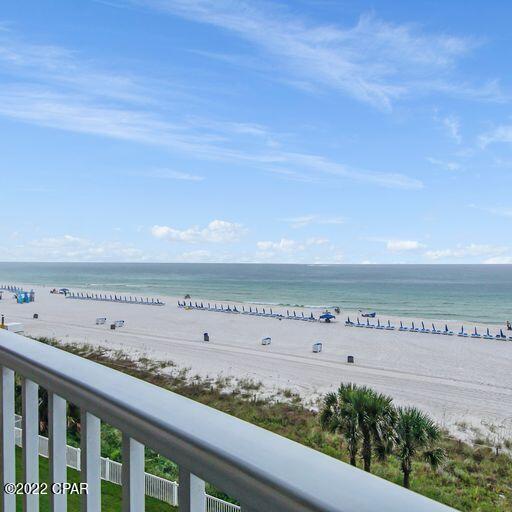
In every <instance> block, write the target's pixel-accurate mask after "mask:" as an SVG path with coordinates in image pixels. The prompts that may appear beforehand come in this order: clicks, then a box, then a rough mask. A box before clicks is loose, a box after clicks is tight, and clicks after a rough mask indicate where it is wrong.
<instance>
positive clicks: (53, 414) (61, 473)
mask: <svg viewBox="0 0 512 512" xmlns="http://www.w3.org/2000/svg"><path fill="white" fill-rule="evenodd" d="M66 422H67V418H66V401H65V400H64V399H63V398H61V397H60V396H58V395H56V394H55V393H48V433H49V446H48V448H49V454H48V455H49V459H50V485H51V484H52V483H64V482H67V464H66V453H67V437H66ZM50 505H51V510H52V512H66V510H67V496H66V495H65V494H62V493H60V494H53V493H52V492H50Z"/></svg>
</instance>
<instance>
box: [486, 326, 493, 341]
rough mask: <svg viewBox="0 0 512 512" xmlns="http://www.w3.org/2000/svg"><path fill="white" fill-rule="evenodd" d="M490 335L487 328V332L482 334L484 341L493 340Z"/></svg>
mask: <svg viewBox="0 0 512 512" xmlns="http://www.w3.org/2000/svg"><path fill="white" fill-rule="evenodd" d="M493 339H494V338H493V336H492V334H491V333H490V332H489V327H487V332H486V333H485V334H484V340H493Z"/></svg>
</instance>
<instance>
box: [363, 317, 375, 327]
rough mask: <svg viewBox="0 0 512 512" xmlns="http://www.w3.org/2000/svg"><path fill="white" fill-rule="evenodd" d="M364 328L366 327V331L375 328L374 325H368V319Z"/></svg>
mask: <svg viewBox="0 0 512 512" xmlns="http://www.w3.org/2000/svg"><path fill="white" fill-rule="evenodd" d="M365 327H366V328H367V329H373V328H374V327H375V325H373V324H371V323H370V319H369V318H367V319H366V325H365Z"/></svg>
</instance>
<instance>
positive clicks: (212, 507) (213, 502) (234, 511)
mask: <svg viewBox="0 0 512 512" xmlns="http://www.w3.org/2000/svg"><path fill="white" fill-rule="evenodd" d="M20 425H21V416H19V415H16V428H15V437H16V445H17V446H21V444H22V432H21V428H19V426H20ZM48 453H49V450H48V438H47V437H44V436H39V455H41V456H42V457H45V458H48ZM66 460H67V465H68V467H70V468H73V469H76V470H77V471H80V448H75V447H74V446H69V445H68V446H67V450H66ZM122 467H123V465H122V464H121V463H120V462H116V461H115V460H110V459H107V458H105V457H102V458H101V478H102V480H105V481H107V482H111V483H113V484H117V485H121V482H122V481H121V469H122ZM178 485H179V484H178V483H177V482H173V481H172V480H167V479H165V478H161V477H159V476H156V475H151V474H149V473H146V478H145V493H146V496H150V497H152V498H156V499H157V500H160V501H164V502H165V503H169V505H173V506H177V505H178ZM239 511H240V507H239V506H238V505H234V504H233V503H229V502H228V501H224V500H221V499H219V498H216V497H215V496H210V495H209V494H207V495H206V508H205V512H239Z"/></svg>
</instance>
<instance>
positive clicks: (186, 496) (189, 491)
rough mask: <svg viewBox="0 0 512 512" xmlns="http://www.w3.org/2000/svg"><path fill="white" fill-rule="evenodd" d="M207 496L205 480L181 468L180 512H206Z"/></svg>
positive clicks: (179, 488)
mask: <svg viewBox="0 0 512 512" xmlns="http://www.w3.org/2000/svg"><path fill="white" fill-rule="evenodd" d="M205 507H206V494H205V484H204V480H201V479H200V478H198V477H197V476H196V475H194V474H192V473H191V472H190V471H189V470H188V469H186V468H184V467H182V466H180V485H179V487H178V510H179V511H180V512H204V510H205Z"/></svg>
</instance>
